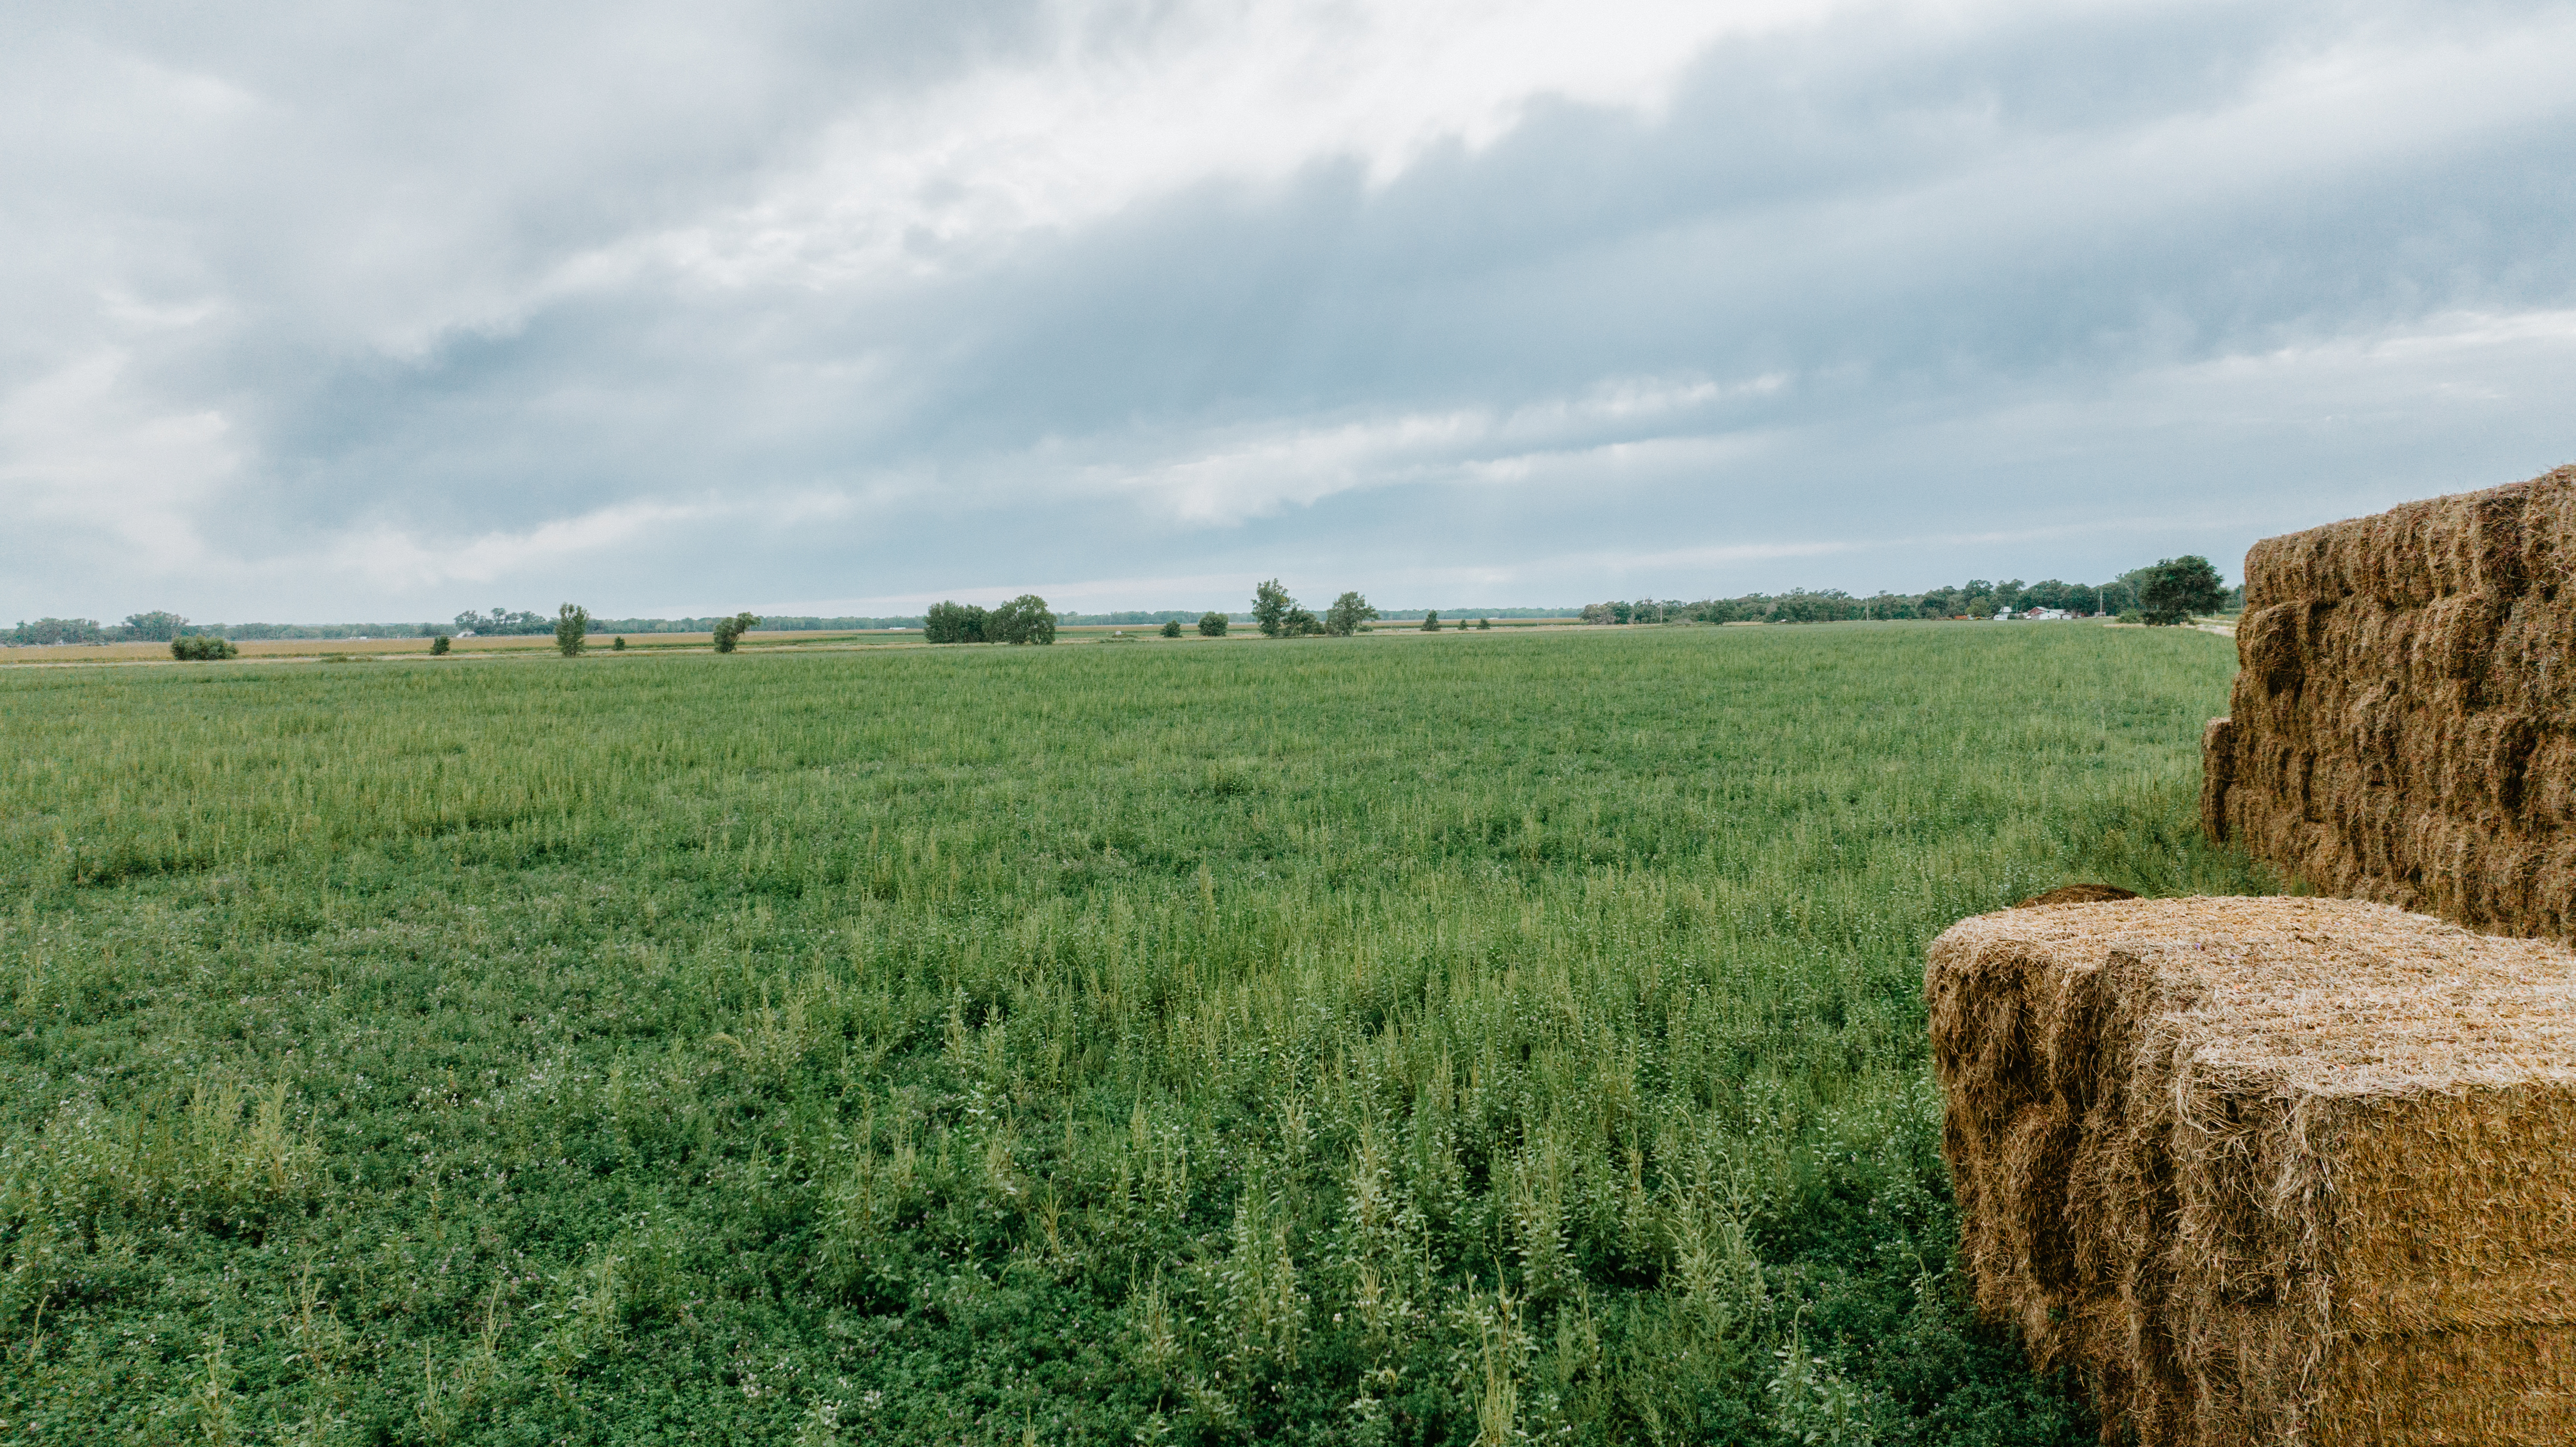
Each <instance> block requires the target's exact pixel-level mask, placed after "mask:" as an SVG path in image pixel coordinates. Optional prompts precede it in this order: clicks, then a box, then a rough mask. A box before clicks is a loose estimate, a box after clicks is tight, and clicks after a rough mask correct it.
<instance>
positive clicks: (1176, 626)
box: [1163, 618, 1181, 638]
mask: <svg viewBox="0 0 2576 1447" xmlns="http://www.w3.org/2000/svg"><path fill="white" fill-rule="evenodd" d="M1163 636H1164V637H1166V638H1178V637H1180V636H1181V620H1180V619H1178V618H1166V619H1164V620H1163Z"/></svg>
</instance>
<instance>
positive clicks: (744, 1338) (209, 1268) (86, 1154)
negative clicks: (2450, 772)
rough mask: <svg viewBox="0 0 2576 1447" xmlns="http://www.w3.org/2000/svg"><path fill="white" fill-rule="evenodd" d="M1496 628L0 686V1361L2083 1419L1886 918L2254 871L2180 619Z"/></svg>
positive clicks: (2216, 683)
mask: <svg viewBox="0 0 2576 1447" xmlns="http://www.w3.org/2000/svg"><path fill="white" fill-rule="evenodd" d="M1498 635H1499V629H1498V634H1497V635H1482V639H1483V644H1484V646H1467V645H1464V644H1460V645H1458V646H1454V647H1434V646H1423V647H1386V646H1381V645H1380V644H1379V643H1372V642H1371V641H1369V640H1366V639H1360V640H1312V641H1302V642H1295V643H1265V644H1261V645H1260V646H1246V647H1186V648H1114V647H1111V648H1090V647H1081V648H1067V647H1062V646H1059V647H1056V648H1052V649H1030V648H1020V649H1008V648H939V649H933V648H913V647H906V648H889V649H881V650H866V651H855V650H849V649H842V650H837V651H833V650H819V649H818V650H802V649H798V650H785V651H781V652H776V653H770V654H761V653H752V654H746V655H736V656H733V657H729V658H726V657H717V656H714V655H712V654H710V653H706V652H686V653H683V652H669V653H646V654H643V655H641V656H629V657H627V658H625V659H624V660H622V661H619V662H615V663H602V662H600V661H599V660H584V661H579V662H567V661H562V660H546V661H538V660H529V661H527V662H526V663H524V664H507V665H502V664H490V665H485V666H466V667H458V668H434V667H428V666H403V667H381V668H319V667H317V668H256V667H243V666H240V665H239V664H210V665H181V666H173V667H169V668H152V669H142V668H96V669H86V670H84V669H20V670H8V671H6V672H5V673H0V728H5V730H6V733H7V737H8V738H9V739H10V740H11V742H12V748H11V750H10V755H9V759H8V763H7V765H6V770H5V772H0V883H5V886H6V889H7V896H6V897H7V898H8V899H9V900H10V901H12V903H11V904H10V905H9V906H8V909H7V913H6V914H5V915H0V1356H5V1360H6V1361H7V1364H8V1365H7V1369H6V1370H5V1371H0V1420H5V1422H6V1424H7V1428H8V1431H9V1432H10V1433H11V1434H13V1436H12V1440H17V1437H16V1436H15V1435H14V1434H19V1433H23V1434H25V1436H26V1437H27V1438H29V1439H34V1440H73V1439H75V1438H77V1439H79V1440H87V1441H101V1442H124V1441H132V1442H146V1441H163V1440H175V1439H178V1438H181V1437H186V1438H190V1439H192V1440H198V1439H213V1438H215V1437H218V1436H221V1437H223V1438H224V1439H225V1440H243V1441H260V1442H268V1441H299V1442H300V1441H312V1442H394V1443H435V1442H450V1441H488V1442H513V1443H515V1442H528V1443H537V1442H557V1441H569V1442H603V1443H604V1442H612V1441H616V1442H625V1441H646V1440H664V1439H666V1438H667V1439H670V1440H691V1439H697V1440H707V1441H759V1442H789V1441H802V1442H828V1441H836V1440H838V1441H849V1442H854V1443H855V1442H871V1443H875V1442H888V1443H923V1444H927V1443H933V1442H942V1443H945V1442H958V1441H969V1442H986V1441H989V1442H1005V1441H1007V1442H1014V1443H1016V1442H1022V1441H1029V1440H1034V1441H1039V1442H1047V1443H1100V1444H1107V1443H1112V1442H1117V1443H1126V1442H1134V1441H1146V1440H1157V1441H1161V1440H1168V1441H1174V1442H1184V1441H1188V1442H1277V1441H1298V1442H1351V1443H1420V1444H1431V1443H1460V1444H1463V1443H1467V1442H1472V1441H1480V1440H1481V1441H1497V1442H1499V1441H1512V1440H1519V1439H1520V1438H1521V1437H1524V1436H1526V1437H1528V1438H1530V1439H1533V1440H1535V1439H1541V1438H1544V1439H1548V1440H1564V1441H1570V1442H1611V1441H1636V1442H1656V1441H1690V1442H1704V1441H1729V1442H1747V1443H1790V1442H1823V1441H1844V1442H1858V1441H1874V1442H1881V1443H1934V1442H1943V1443H1952V1442H1955V1443H1972V1442H1973V1443H1980V1444H2011V1443H2034V1444H2035V1443H2064V1444H2073V1443H2077V1442H2080V1441H2089V1440H2091V1437H2092V1434H2093V1429H2092V1427H2091V1426H2090V1424H2089V1423H2088V1422H2086V1421H2084V1420H2083V1417H2082V1412H2081V1410H2080V1408H2078V1407H2077V1406H2076V1405H2074V1404H2073V1402H2072V1400H2071V1399H2070V1398H2068V1397H2066V1396H2064V1395H2061V1394H2059V1393H2056V1392H2054V1391H2051V1390H2047V1389H2045V1388H2043V1387H2042V1386H2041V1385H2039V1384H2036V1383H2034V1381H2033V1380H2032V1379H2031V1378H2030V1376H2029V1374H2028V1373H2027V1371H2026V1369H2025V1368H2024V1367H2023V1365H2022V1362H2021V1359H2020V1357H2019V1354H2018V1352H2017V1351H2016V1350H2015V1349H2014V1348H2013V1346H2012V1344H2011V1343H2010V1342H2009V1341H2008V1340H2007V1339H2004V1338H2002V1337H2000V1336H1997V1335H1995V1334H1992V1333H1989V1332H1985V1331H1983V1330H1980V1329H1978V1328H1976V1327H1974V1326H1973V1325H1972V1324H1971V1323H1970V1321H1969V1319H1968V1316H1967V1313H1966V1310H1965V1308H1964V1306H1963V1304H1962V1300H1961V1296H1960V1293H1959V1290H1958V1287H1957V1283H1956V1280H1955V1278H1954V1276H1953V1274H1952V1270H1951V1264H1950V1263H1951V1252H1952V1247H1953V1244H1954V1242H1955V1237H1956V1226H1955V1221H1954V1218H1953V1213H1952V1208H1951V1205H1950V1201H1949V1193H1948V1183H1947V1178H1946V1173H1945V1172H1944V1170H1943V1168H1942V1165H1941V1162H1940V1156H1939V1149H1938V1146H1939V1129H1940V1126H1939V1103H1938V1099H1937V1096H1936V1094H1935V1092H1934V1091H1933V1089H1932V1088H1931V1085H1930V1082H1929V1079H1928V1071H1927V1062H1926V1044H1925V1038H1924V1037H1925V1028H1924V1018H1923V1008H1922V1004H1921V1000H1920V989H1921V985H1920V981H1921V971H1922V951H1923V947H1924V945H1925V943H1926V942H1927V941H1928V940H1929V939H1930V938H1931V937H1932V936H1933V935H1934V934H1935V933H1937V932H1938V931H1939V930H1940V929H1942V928H1943V927H1944V926H1946V925H1948V924H1949V923H1951V922H1952V921H1954V920H1956V919H1958V918H1959V917H1961V916H1963V915H1967V914H1971V913H1976V912H1980V911H1983V910H1988V909H1992V908H1996V907H1998V906H2000V905H2003V904H2007V903H2010V902H2011V901H2013V900H2014V899H2017V898H2020V897H2022V896H2024V895H2027V894H2030V893H2034V892H2037V891H2039V890H2042V889H2045V888H2048V887H2050V886H2053V885H2056V884H2060V883H2064V882H2067V881H2069V880H2074V879H2088V880H2102V881H2106V882H2109V883H2114V884H2121V885H2126V886H2128V887H2130V888H2133V889H2139V890H2142V891H2145V892H2148V893H2157V894H2165V893H2181V892H2190V891H2210V892H2247V891H2254V890H2259V889H2261V888H2262V887H2263V886H2262V883H2261V881H2260V880H2258V879H2256V878H2254V877H2252V876H2251V875H2250V874H2249V873H2248V872H2247V870H2246V867H2245V866H2244V865H2243V864H2242V863H2241V861H2239V860H2237V859H2236V858H2234V857H2233V856H2229V855H2225V854H2220V853H2216V852H2211V851H2207V850H2204V848H2203V847H2202V846H2201V845H2200V844H2199V843H2198V842H2197V839H2196V836H2195V834H2194V832H2193V827H2192V822H2191V821H2192V816H2193V812H2194V788H2195V783H2196V777H2197V755H2196V741H2197V737H2198V731H2199V726H2200V724H2201V721H2202V720H2204V719H2205V718H2207V717H2208V716H2210V715H2211V714H2213V713H2216V712H2219V711H2220V710H2221V709H2223V707H2224V702H2225V696H2226V688H2227V683H2228V680H2229V677H2230V675H2231V673H2232V671H2233V667H2234V659H2233V653H2232V651H2231V649H2230V648H2229V646H2228V645H2227V643H2226V642H2225V641H2223V640H2221V639H2217V638H2212V637H2210V636H2208V635H2206V634H2202V633H2194V632H2187V631H2183V630H2160V631H2158V632H2156V633H2150V634H2140V633H2113V632H2108V631H2105V630H2102V629H2098V628H2029V629H2013V628H1987V629H1970V628H1952V627H1944V626H1938V625H1929V624H1925V625H1913V624H1858V625H1827V626H1815V627H1804V628H1747V629H1719V628H1695V629H1592V630H1585V631H1581V632H1577V631H1572V630H1535V631H1530V632H1525V633H1515V634H1513V635H1511V636H1498ZM524 641H525V642H528V643H535V644H543V643H544V642H545V641H546V640H542V639H532V640H524ZM632 653H633V650H631V649H630V654H632Z"/></svg>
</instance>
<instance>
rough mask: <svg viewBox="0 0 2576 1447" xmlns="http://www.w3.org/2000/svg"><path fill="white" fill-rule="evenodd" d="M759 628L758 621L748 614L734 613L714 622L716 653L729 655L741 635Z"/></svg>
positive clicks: (740, 638) (739, 640) (740, 639)
mask: <svg viewBox="0 0 2576 1447" xmlns="http://www.w3.org/2000/svg"><path fill="white" fill-rule="evenodd" d="M759 626H760V620H759V619H758V618H756V617H753V616H752V615H751V614H749V613H736V614H735V615H733V616H732V617H730V618H719V619H717V620H716V652H718V653H731V652H733V649H734V645H735V644H737V643H740V642H741V641H742V635H744V634H746V633H748V632H750V631H751V630H753V629H754V628H757V627H759Z"/></svg>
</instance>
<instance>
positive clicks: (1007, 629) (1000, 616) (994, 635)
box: [984, 593, 1055, 643]
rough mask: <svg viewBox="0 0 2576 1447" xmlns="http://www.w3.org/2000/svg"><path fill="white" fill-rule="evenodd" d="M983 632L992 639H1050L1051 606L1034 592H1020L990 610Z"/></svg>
mask: <svg viewBox="0 0 2576 1447" xmlns="http://www.w3.org/2000/svg"><path fill="white" fill-rule="evenodd" d="M984 633H985V636H987V637H988V638H990V639H991V640H992V641H993V642H995V643H1053V642H1054V641H1055V610H1054V609H1052V608H1049V607H1048V606H1047V600H1046V599H1044V598H1041V597H1039V596H1038V595H1037V594H1035V593H1022V594H1021V595H1020V596H1018V597H1016V598H1013V599H1012V600H1011V601H1009V602H1008V603H1005V604H1003V605H1002V606H1001V607H999V608H996V609H994V610H993V612H992V616H991V617H990V618H988V619H986V620H985V623H984Z"/></svg>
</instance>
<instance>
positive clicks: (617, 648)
mask: <svg viewBox="0 0 2576 1447" xmlns="http://www.w3.org/2000/svg"><path fill="white" fill-rule="evenodd" d="M608 649H609V651H610V652H612V653H623V652H625V651H626V635H625V634H623V633H620V634H618V635H617V636H616V637H615V638H612V639H610V640H609V641H608Z"/></svg>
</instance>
